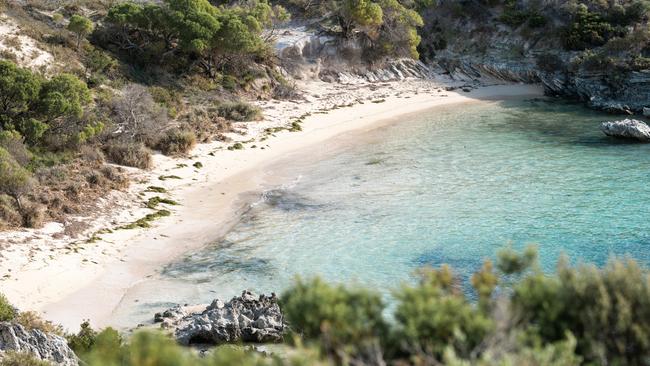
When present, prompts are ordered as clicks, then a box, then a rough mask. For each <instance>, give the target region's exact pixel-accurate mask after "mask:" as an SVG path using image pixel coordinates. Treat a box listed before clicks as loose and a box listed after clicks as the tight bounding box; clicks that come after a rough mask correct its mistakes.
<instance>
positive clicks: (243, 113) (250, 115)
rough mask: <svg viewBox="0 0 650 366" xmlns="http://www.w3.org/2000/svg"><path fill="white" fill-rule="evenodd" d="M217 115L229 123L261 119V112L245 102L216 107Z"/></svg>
mask: <svg viewBox="0 0 650 366" xmlns="http://www.w3.org/2000/svg"><path fill="white" fill-rule="evenodd" d="M217 114H218V115H219V117H223V118H225V119H227V120H230V121H237V122H246V121H255V120H259V119H261V118H262V111H261V110H260V109H259V108H257V107H255V106H252V105H250V104H248V103H245V102H223V103H221V104H219V105H218V106H217Z"/></svg>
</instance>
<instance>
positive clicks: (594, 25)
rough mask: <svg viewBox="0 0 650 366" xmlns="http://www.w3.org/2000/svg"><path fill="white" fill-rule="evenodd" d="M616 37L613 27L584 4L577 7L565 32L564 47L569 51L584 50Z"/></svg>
mask: <svg viewBox="0 0 650 366" xmlns="http://www.w3.org/2000/svg"><path fill="white" fill-rule="evenodd" d="M614 35H616V33H615V32H614V27H613V26H612V25H611V24H609V23H608V22H606V21H605V20H603V19H602V17H601V16H600V15H599V14H597V13H592V12H590V11H589V9H588V8H587V6H585V5H584V4H582V5H580V6H578V8H577V10H576V13H575V15H574V16H573V20H572V22H571V24H570V25H569V27H568V28H567V29H566V31H565V35H564V46H565V47H566V48H567V49H569V50H584V49H586V48H589V47H597V46H602V45H604V44H605V43H606V42H607V40H608V39H609V38H611V37H612V36H614Z"/></svg>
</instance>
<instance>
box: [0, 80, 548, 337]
mask: <svg viewBox="0 0 650 366" xmlns="http://www.w3.org/2000/svg"><path fill="white" fill-rule="evenodd" d="M318 85H320V83H318ZM318 85H316V86H312V90H311V95H315V96H321V95H323V94H326V93H328V92H329V93H330V94H332V95H333V97H332V98H334V99H335V100H336V98H337V97H340V98H341V100H343V101H344V100H350V99H353V100H357V101H358V100H365V101H364V102H363V103H362V104H361V103H360V104H355V105H353V106H350V107H344V108H336V109H332V110H329V111H328V112H326V113H325V112H323V113H320V114H312V115H311V116H309V117H307V118H306V119H305V121H304V124H303V130H302V131H301V132H281V133H278V134H277V136H275V137H272V138H269V139H268V140H266V141H264V142H263V144H264V147H265V149H264V150H261V149H259V148H257V149H252V148H246V149H244V150H239V151H228V150H225V149H223V146H222V147H221V149H218V150H217V149H215V145H214V144H205V145H200V146H199V147H197V149H196V151H194V152H193V154H194V158H193V159H189V160H187V161H186V162H187V163H190V164H189V165H191V162H192V161H201V163H202V164H203V168H202V169H200V170H196V169H193V168H191V166H190V167H186V168H182V169H178V170H175V165H176V164H177V163H179V160H177V159H164V158H159V159H161V160H159V161H157V167H156V169H155V170H154V171H153V172H150V173H149V174H148V175H147V177H145V178H143V179H144V181H143V182H142V183H140V184H139V185H136V189H142V187H144V186H146V185H165V184H169V185H172V186H171V187H169V188H170V192H171V195H172V198H173V199H174V200H177V201H178V202H180V204H181V205H180V206H175V207H173V214H172V215H171V216H170V217H167V218H163V219H161V220H160V221H157V222H156V223H155V224H154V227H152V228H150V229H146V230H143V229H139V230H118V231H115V232H113V233H110V234H103V235H101V238H102V240H100V241H98V242H95V243H92V244H88V245H85V246H82V247H80V249H76V248H75V249H74V250H68V251H53V252H52V253H51V254H48V255H45V256H44V255H41V258H44V257H47V260H45V259H43V260H42V261H41V260H39V261H34V262H30V263H28V264H25V265H21V266H17V267H16V266H14V267H16V268H12V265H11V263H12V256H11V255H9V256H6V260H5V261H3V262H2V263H0V271H3V270H5V271H10V272H9V273H11V275H10V277H8V278H7V279H5V280H4V281H2V282H0V292H3V293H5V294H6V295H7V297H8V298H9V299H10V300H11V301H12V302H14V303H15V304H16V305H17V306H18V307H19V308H20V309H23V310H37V311H41V312H43V313H44V315H45V317H46V318H48V319H50V320H53V321H55V322H57V323H61V324H63V325H64V327H66V328H68V329H76V327H77V326H78V324H79V323H80V322H81V321H82V320H83V319H90V320H91V321H92V323H93V325H94V326H100V327H101V326H105V325H110V324H111V315H112V314H113V311H114V309H115V308H116V307H117V305H118V304H120V302H121V301H122V299H123V297H124V295H125V294H126V293H127V291H129V289H130V288H132V287H134V286H135V285H137V284H138V283H139V282H140V281H142V280H144V279H147V278H150V277H152V276H154V275H155V274H156V273H157V270H158V269H160V268H161V267H162V266H163V265H164V264H166V263H169V262H170V261H171V260H173V259H174V258H177V257H178V256H180V255H182V254H184V253H187V252H188V251H191V250H195V249H198V248H201V247H202V246H204V245H207V244H209V243H210V242H213V241H214V240H216V239H218V238H219V237H220V236H221V235H223V233H224V232H225V231H226V230H228V228H229V227H230V226H231V224H232V222H233V220H234V219H235V218H237V217H238V215H237V211H239V210H242V209H243V208H244V207H242V200H241V199H240V198H241V194H242V193H245V192H250V191H255V190H256V189H258V188H259V187H260V185H261V184H262V183H263V180H264V179H268V177H263V174H262V171H263V168H264V166H267V165H270V164H272V163H273V162H275V161H277V160H278V159H281V158H282V157H283V156H286V155H288V154H290V153H292V152H296V151H298V150H300V151H304V152H305V153H309V151H310V149H318V148H319V146H322V144H319V143H320V142H323V141H326V140H328V139H332V138H335V137H336V136H338V135H341V134H345V133H346V132H351V131H357V130H363V129H369V128H372V127H373V126H376V125H378V124H380V122H382V121H386V120H389V119H396V117H399V116H401V115H405V114H409V113H415V112H418V111H423V110H426V109H431V108H435V107H436V106H442V105H449V104H454V103H464V102H471V101H477V100H485V99H501V98H506V97H512V96H522V95H540V94H541V89H540V88H538V87H535V86H530V85H503V86H489V87H482V88H478V89H476V90H473V91H472V92H470V93H465V92H461V93H460V94H459V93H455V92H446V91H441V90H440V89H438V88H437V87H436V86H435V84H429V86H430V87H424V88H419V92H418V91H416V90H418V89H415V88H412V86H411V85H408V83H407V82H399V83H398V82H396V83H393V84H392V85H390V84H388V85H387V84H385V85H384V87H383V89H382V90H383V91H379V92H377V91H376V87H372V86H371V87H369V88H370V89H368V90H366V91H364V90H361V89H357V91H356V94H354V95H353V96H352V97H351V98H350V96H347V97H346V95H344V94H345V93H344V92H343V91H339V92H338V93H339V94H341V93H342V92H343V94H341V95H339V96H337V95H336V93H337V91H336V90H331V89H330V90H328V89H327V88H331V86H326V85H320V86H318ZM313 88H316V89H313ZM370 90H373V91H374V94H373V93H371V92H370ZM377 93H379V94H377ZM319 94H320V95H319ZM378 95H379V96H381V99H376V98H377V96H378ZM359 96H366V97H367V98H365V99H362V98H359ZM346 98H347V99H346ZM373 98H375V99H373ZM315 99H317V98H316V97H315V98H314V101H313V102H304V103H297V104H296V103H294V104H295V105H291V104H287V103H280V102H274V103H268V104H267V105H265V106H264V107H265V110H266V113H267V115H269V116H270V117H269V119H271V120H274V123H275V124H276V125H277V123H278V121H279V120H288V116H299V115H302V114H304V113H305V112H307V111H311V112H314V110H315V109H317V108H319V106H320V104H318V103H317V102H316V100H315ZM373 100H374V101H375V103H373V102H372V101H373ZM265 126H267V125H265V124H264V123H262V124H259V125H256V126H251V127H250V131H249V133H250V134H249V135H248V136H247V137H246V138H248V139H250V138H251V136H253V138H255V137H257V138H259V136H260V131H261V130H263V128H264V127H265ZM246 138H244V140H245V139H246ZM258 141H259V139H258ZM257 144H258V145H259V146H262V144H261V143H257ZM249 146H250V145H249ZM177 172H178V173H177ZM161 174H179V175H182V177H183V179H181V180H179V181H178V182H176V181H174V182H169V181H165V182H160V181H157V180H155V177H156V176H157V175H161ZM130 197H131V199H134V197H136V196H134V195H131V196H130ZM136 206H137V204H135V203H134V205H133V207H136ZM134 210H136V209H134ZM137 210H140V211H138V212H142V211H141V209H137ZM130 214H131V216H137V214H134V213H133V212H130ZM116 215H117V213H116ZM0 239H1V237H0ZM18 253H19V252H18ZM13 255H14V260H15V261H19V258H17V257H16V255H17V254H15V253H14V254H13ZM0 273H2V272H0ZM134 325H135V324H134Z"/></svg>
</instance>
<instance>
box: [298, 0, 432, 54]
mask: <svg viewBox="0 0 650 366" xmlns="http://www.w3.org/2000/svg"><path fill="white" fill-rule="evenodd" d="M289 2H290V4H292V5H293V6H295V7H297V8H298V9H300V12H301V13H303V16H307V17H314V18H320V19H321V20H322V21H324V23H325V24H326V25H327V26H328V30H329V32H331V33H332V34H334V35H337V36H339V37H341V38H343V39H345V40H355V41H358V42H359V44H361V45H362V46H363V55H362V56H363V57H364V58H365V60H366V61H369V62H370V63H374V62H377V61H381V60H382V59H383V58H385V57H412V58H415V59H417V58H418V57H419V54H418V51H417V46H418V45H419V43H420V35H419V34H418V28H419V27H422V25H423V20H422V18H421V17H420V15H419V14H418V12H417V11H416V9H414V6H412V4H410V3H409V2H399V1H396V0H379V1H372V0H343V1H338V0H336V1H335V0H326V1H318V2H314V1H309V0H290V1H289Z"/></svg>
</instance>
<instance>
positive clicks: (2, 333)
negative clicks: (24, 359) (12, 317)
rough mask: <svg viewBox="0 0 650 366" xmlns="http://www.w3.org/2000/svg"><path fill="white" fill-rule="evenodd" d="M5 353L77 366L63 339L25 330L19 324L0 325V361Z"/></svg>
mask: <svg viewBox="0 0 650 366" xmlns="http://www.w3.org/2000/svg"><path fill="white" fill-rule="evenodd" d="M7 351H15V352H24V353H29V354H32V355H33V356H35V357H37V358H39V359H41V360H45V361H50V362H53V363H55V364H57V365H63V366H77V365H78V364H79V361H78V359H77V356H75V354H74V352H73V351H72V350H71V349H70V347H69V346H68V342H67V341H66V340H65V338H63V337H60V336H58V335H54V334H47V333H44V332H42V331H40V330H38V329H32V330H27V329H25V327H23V326H22V325H20V324H16V323H12V322H1V323H0V359H1V358H2V353H4V352H7Z"/></svg>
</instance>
